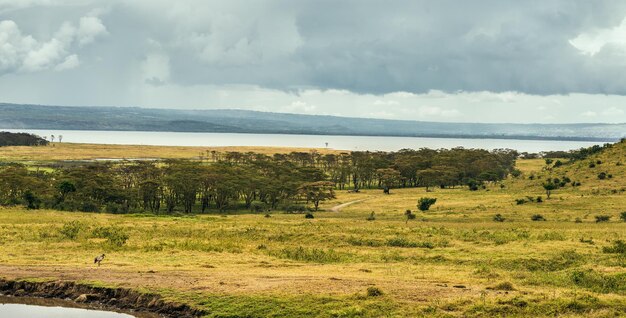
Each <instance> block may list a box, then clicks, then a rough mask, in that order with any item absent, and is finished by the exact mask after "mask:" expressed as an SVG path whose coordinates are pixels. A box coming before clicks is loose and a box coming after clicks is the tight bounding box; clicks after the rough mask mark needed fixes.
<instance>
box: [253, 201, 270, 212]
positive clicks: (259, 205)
mask: <svg viewBox="0 0 626 318" xmlns="http://www.w3.org/2000/svg"><path fill="white" fill-rule="evenodd" d="M250 210H252V211H253V212H257V213H258V212H263V211H266V210H267V204H265V202H262V201H252V202H251V203H250Z"/></svg>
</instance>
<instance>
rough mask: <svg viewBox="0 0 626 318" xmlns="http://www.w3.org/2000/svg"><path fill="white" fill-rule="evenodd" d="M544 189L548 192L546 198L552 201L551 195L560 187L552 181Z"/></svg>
mask: <svg viewBox="0 0 626 318" xmlns="http://www.w3.org/2000/svg"><path fill="white" fill-rule="evenodd" d="M543 189H544V190H546V196H547V197H548V199H550V195H551V194H552V190H556V189H558V185H557V184H554V183H552V181H548V182H546V183H544V184H543Z"/></svg>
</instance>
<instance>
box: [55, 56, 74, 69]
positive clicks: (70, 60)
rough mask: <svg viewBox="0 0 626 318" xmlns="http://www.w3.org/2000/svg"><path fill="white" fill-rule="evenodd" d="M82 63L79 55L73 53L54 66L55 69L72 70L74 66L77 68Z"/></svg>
mask: <svg viewBox="0 0 626 318" xmlns="http://www.w3.org/2000/svg"><path fill="white" fill-rule="evenodd" d="M79 65H80V60H79V59H78V55H76V54H72V55H69V56H67V57H66V58H65V61H63V62H62V63H61V64H58V65H57V66H55V67H54V70H55V71H65V70H71V69H73V68H77V67H78V66H79Z"/></svg>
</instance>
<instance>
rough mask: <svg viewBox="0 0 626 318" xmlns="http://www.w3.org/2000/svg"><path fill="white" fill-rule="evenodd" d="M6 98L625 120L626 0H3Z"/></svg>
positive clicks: (464, 118) (1, 60)
mask: <svg viewBox="0 0 626 318" xmlns="http://www.w3.org/2000/svg"><path fill="white" fill-rule="evenodd" d="M0 102H7V103H23V104H44V105H68V106H138V107H151V108H177V109H224V108H228V109H233V108H235V109H250V110H261V111H272V112H289V113H300V114H325V115H338V116H351V117H369V118H385V119H413V120H426V121H443V122H514V123H578V122H581V123H582V122H609V123H624V122H626V1H623V0H615V1H610V0H606V1H603V0H598V1H588V0H536V1H533V0H529V1H517V0H482V1H461V0H458V1H448V0H436V1H435V0H431V1H424V0H407V1H404V0H397V1H372V0H344V1H336V0H332V1H331V0H315V1H312V0H311V1H306V0H301V1H292V0H283V1H262V0H260V1H243V0H241V1H240V0H220V1H218V0H215V1H212V0H177V1H171V0H133V1H122V0H65V1H60V0H0Z"/></svg>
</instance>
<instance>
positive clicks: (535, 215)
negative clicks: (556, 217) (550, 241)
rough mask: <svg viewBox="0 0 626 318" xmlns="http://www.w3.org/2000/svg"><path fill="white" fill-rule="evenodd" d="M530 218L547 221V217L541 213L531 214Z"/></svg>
mask: <svg viewBox="0 0 626 318" xmlns="http://www.w3.org/2000/svg"><path fill="white" fill-rule="evenodd" d="M530 219H531V220H533V221H545V220H546V218H544V217H543V215H541V214H533V216H531V217H530Z"/></svg>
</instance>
